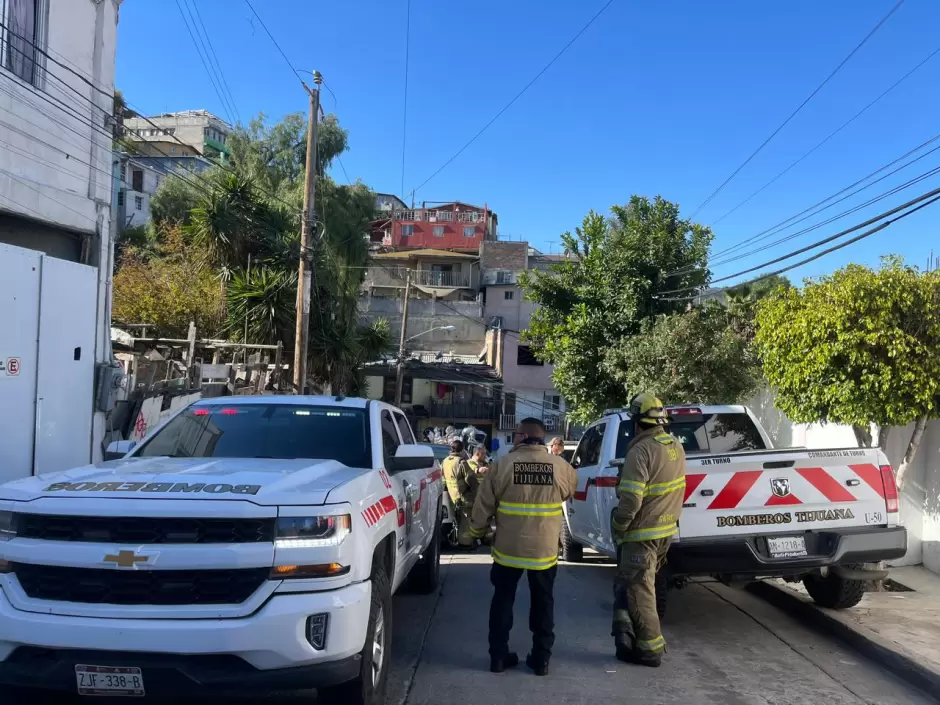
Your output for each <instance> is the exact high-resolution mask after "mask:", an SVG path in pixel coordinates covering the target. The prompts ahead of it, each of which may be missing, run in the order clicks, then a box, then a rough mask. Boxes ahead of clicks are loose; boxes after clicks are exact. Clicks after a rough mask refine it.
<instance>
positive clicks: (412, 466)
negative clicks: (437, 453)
mask: <svg viewBox="0 0 940 705" xmlns="http://www.w3.org/2000/svg"><path fill="white" fill-rule="evenodd" d="M387 465H388V469H389V470H390V471H391V472H401V471H402V470H421V469H423V468H431V467H434V451H433V450H432V449H431V448H429V447H428V446H425V445H421V444H420V443H402V444H401V445H400V446H398V450H396V451H395V457H394V458H389V459H388V461H387Z"/></svg>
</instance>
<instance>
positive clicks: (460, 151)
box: [402, 0, 904, 197]
mask: <svg viewBox="0 0 940 705" xmlns="http://www.w3.org/2000/svg"><path fill="white" fill-rule="evenodd" d="M903 1H904V0H901V2H903ZM613 3H614V0H608V1H607V3H606V4H605V5H604V6H603V7H601V9H600V10H598V11H597V13H596V14H595V15H594V16H593V17H592V18H591V19H590V20H588V22H587V24H585V25H584V26H583V27H582V28H581V29H580V30H579V31H578V33H577V34H575V35H574V36H573V37H572V38H571V40H570V41H569V42H568V43H567V44H565V46H563V47H562V48H561V51H559V52H558V53H557V54H555V56H554V57H553V58H552V60H551V61H549V62H548V63H547V64H545V66H544V67H543V68H542V70H541V71H539V72H538V73H537V74H535V77H534V78H533V79H532V80H531V81H529V82H528V83H527V84H526V85H525V86H523V88H522V90H521V91H519V92H518V93H516V95H515V96H514V97H513V98H512V100H510V101H509V102H508V103H506V105H504V106H503V107H502V109H501V110H500V111H499V112H498V113H496V115H494V116H493V118H492V119H491V120H490V121H489V122H488V123H486V124H485V125H484V126H483V127H482V128H481V129H480V131H479V132H477V133H476V134H475V135H474V136H473V137H471V138H470V140H469V141H468V142H467V143H466V144H464V146H463V147H461V148H460V149H458V150H457V151H456V152H455V153H454V155H453V156H452V157H451V158H450V159H448V160H447V161H446V162H444V163H443V164H442V165H441V166H440V167H438V169H437V171H435V172H434V173H433V174H431V175H430V176H429V177H428V178H426V179H425V180H424V181H422V182H421V183H420V184H419V185H418V186H416V187H415V188H413V189H411V194H412V197H413V196H414V194H415V193H416V192H417V191H420V190H421V189H422V188H423V187H424V186H426V185H427V184H428V182H430V181H431V179H433V178H434V177H435V176H437V175H438V174H440V173H441V172H442V171H444V169H446V168H447V167H448V166H450V164H451V162H453V161H454V160H455V159H456V158H457V157H459V156H460V155H461V154H463V153H464V151H466V149H467V148H468V147H469V146H470V145H471V144H473V143H474V142H476V141H477V139H478V138H479V137H480V135H482V134H483V133H484V132H486V131H487V130H488V129H489V128H490V126H491V125H492V124H493V123H494V122H496V121H497V120H499V118H500V117H502V115H503V113H505V112H506V111H507V110H509V108H511V107H512V106H513V105H514V104H515V102H516V101H517V100H519V99H520V98H521V97H522V96H523V94H525V92H526V91H528V90H529V89H530V88H531V87H532V86H533V85H534V84H535V82H536V81H538V80H539V79H540V78H541V77H542V75H543V74H544V73H545V72H546V71H548V70H549V69H550V68H551V67H552V66H553V65H554V64H555V62H556V61H558V59H560V58H561V57H562V55H563V54H564V53H565V52H566V51H568V49H570V48H571V45H572V44H574V43H575V42H576V41H577V40H578V39H579V38H580V37H581V35H582V34H584V33H585V32H586V31H587V30H588V28H590V26H591V25H592V24H594V22H596V21H597V19H598V18H599V17H600V16H601V15H602V14H604V11H605V10H607V8H608V7H610V6H611V5H613ZM402 196H404V194H402Z"/></svg>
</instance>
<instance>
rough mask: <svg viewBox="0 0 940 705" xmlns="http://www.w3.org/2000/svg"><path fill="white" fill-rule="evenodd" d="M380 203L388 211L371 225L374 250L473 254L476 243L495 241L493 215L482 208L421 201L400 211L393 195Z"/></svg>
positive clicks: (476, 246) (495, 222)
mask: <svg viewBox="0 0 940 705" xmlns="http://www.w3.org/2000/svg"><path fill="white" fill-rule="evenodd" d="M383 196H387V194H383ZM381 203H382V204H383V205H385V206H386V207H387V206H390V208H387V209H386V210H384V211H383V212H380V213H378V214H377V215H378V216H379V217H377V219H376V220H375V221H374V222H373V223H372V228H371V231H370V240H371V244H372V245H373V247H375V248H376V249H384V248H393V249H396V250H397V249H442V250H452V251H456V252H465V253H471V254H474V255H475V254H476V253H478V252H479V250H480V243H482V242H485V241H491V240H496V239H497V223H498V219H497V217H496V213H494V212H493V211H491V210H490V209H489V208H488V207H487V206H485V205H484V206H482V207H481V206H473V205H470V204H468V203H460V202H457V201H454V202H451V203H437V204H430V202H428V201H425V202H423V203H422V205H421V208H401V207H400V206H401V205H404V204H403V203H402V202H401V200H400V199H397V198H395V197H394V196H392V197H387V198H386V199H385V200H384V201H381ZM388 211H390V213H389V212H388Z"/></svg>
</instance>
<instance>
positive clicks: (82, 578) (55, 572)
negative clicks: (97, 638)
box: [13, 563, 271, 605]
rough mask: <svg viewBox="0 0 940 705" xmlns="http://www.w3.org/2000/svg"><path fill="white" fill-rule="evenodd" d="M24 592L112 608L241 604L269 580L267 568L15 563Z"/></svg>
mask: <svg viewBox="0 0 940 705" xmlns="http://www.w3.org/2000/svg"><path fill="white" fill-rule="evenodd" d="M13 572H14V573H16V577H17V579H18V580H19V581H20V585H21V586H22V587H23V591H24V592H25V593H26V594H27V595H29V596H30V597H32V598H34V599H37V600H55V601H61V602H84V603H92V604H108V605H237V604H240V603H242V602H244V601H245V600H247V599H248V598H249V597H251V595H252V594H253V593H254V592H255V590H257V589H258V588H259V587H261V585H262V583H264V581H265V580H267V579H268V576H269V574H270V572H271V571H270V569H269V568H240V569H234V570H228V569H226V570H134V571H120V570H105V569H99V568H67V567H62V566H50V565H33V564H30V563H14V564H13Z"/></svg>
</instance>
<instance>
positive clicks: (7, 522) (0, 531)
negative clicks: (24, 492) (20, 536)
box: [0, 512, 16, 541]
mask: <svg viewBox="0 0 940 705" xmlns="http://www.w3.org/2000/svg"><path fill="white" fill-rule="evenodd" d="M12 538H16V515H15V514H14V513H13V512H0V541H9V540H10V539H12Z"/></svg>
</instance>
